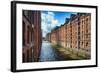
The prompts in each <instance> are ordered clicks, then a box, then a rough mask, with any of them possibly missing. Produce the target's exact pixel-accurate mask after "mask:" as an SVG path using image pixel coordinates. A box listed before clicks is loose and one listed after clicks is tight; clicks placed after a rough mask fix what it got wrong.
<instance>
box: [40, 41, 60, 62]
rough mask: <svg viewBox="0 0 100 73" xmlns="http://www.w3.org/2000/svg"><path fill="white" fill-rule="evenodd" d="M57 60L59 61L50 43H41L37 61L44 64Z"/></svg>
mask: <svg viewBox="0 0 100 73" xmlns="http://www.w3.org/2000/svg"><path fill="white" fill-rule="evenodd" d="M57 60H59V56H58V55H57V53H56V51H55V49H53V48H52V47H51V43H50V42H48V41H43V42H42V48H41V54H40V60H39V61H40V62H44V61H57Z"/></svg>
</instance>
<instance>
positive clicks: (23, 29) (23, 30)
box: [22, 21, 25, 46]
mask: <svg viewBox="0 0 100 73" xmlns="http://www.w3.org/2000/svg"><path fill="white" fill-rule="evenodd" d="M22 32H23V36H22V37H23V46H24V45H25V23H24V21H23V28H22Z"/></svg>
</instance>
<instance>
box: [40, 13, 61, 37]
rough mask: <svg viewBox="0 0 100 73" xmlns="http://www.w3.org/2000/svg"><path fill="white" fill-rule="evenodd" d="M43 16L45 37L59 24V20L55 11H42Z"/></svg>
mask: <svg viewBox="0 0 100 73" xmlns="http://www.w3.org/2000/svg"><path fill="white" fill-rule="evenodd" d="M41 16H42V17H41V18H42V23H41V24H42V25H41V27H42V32H43V36H44V37H45V36H46V34H47V33H48V32H50V31H51V29H53V28H55V27H56V26H57V25H58V23H59V22H58V20H57V19H55V18H54V16H55V14H54V13H53V12H47V13H44V12H42V13H41Z"/></svg>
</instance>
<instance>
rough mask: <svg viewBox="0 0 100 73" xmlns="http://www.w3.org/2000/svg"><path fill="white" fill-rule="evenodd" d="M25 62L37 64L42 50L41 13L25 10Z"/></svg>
mask: <svg viewBox="0 0 100 73" xmlns="http://www.w3.org/2000/svg"><path fill="white" fill-rule="evenodd" d="M22 16H23V25H22V26H23V28H22V29H23V37H22V38H23V51H22V52H23V55H22V56H23V62H37V61H38V60H39V53H40V48H41V37H42V36H41V13H40V11H29V10H23V15H22Z"/></svg>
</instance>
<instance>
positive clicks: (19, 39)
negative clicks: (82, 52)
mask: <svg viewBox="0 0 100 73" xmlns="http://www.w3.org/2000/svg"><path fill="white" fill-rule="evenodd" d="M16 7H17V8H16V11H17V12H16V17H17V18H16V28H17V31H16V34H17V39H16V40H17V42H16V46H17V47H16V64H17V65H16V69H17V70H23V69H41V68H56V67H74V66H87V65H95V63H96V36H95V33H96V30H95V28H96V20H95V19H96V9H95V8H88V7H87V8H84V7H71V6H70V7H69V6H67V5H66V6H50V5H39V4H35V5H34V4H17V6H16ZM23 9H24V10H45V11H62V12H85V13H91V32H92V33H91V38H92V39H91V59H90V60H73V61H53V62H31V63H22V10H23Z"/></svg>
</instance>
